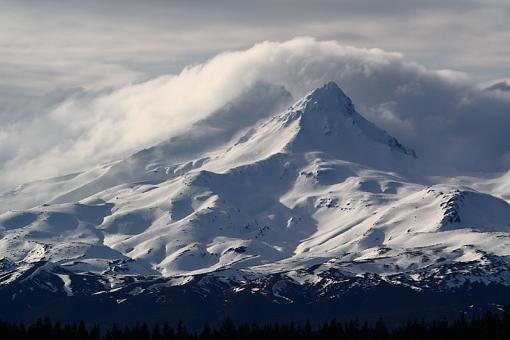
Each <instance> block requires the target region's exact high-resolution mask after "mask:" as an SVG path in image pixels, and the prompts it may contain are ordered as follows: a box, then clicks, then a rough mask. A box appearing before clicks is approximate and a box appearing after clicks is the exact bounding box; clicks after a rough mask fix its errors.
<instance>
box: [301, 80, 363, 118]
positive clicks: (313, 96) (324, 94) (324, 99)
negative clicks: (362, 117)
mask: <svg viewBox="0 0 510 340" xmlns="http://www.w3.org/2000/svg"><path fill="white" fill-rule="evenodd" d="M295 108H296V109H297V108H299V109H300V110H302V111H303V112H331V111H334V112H338V111H341V112H343V113H345V114H347V115H352V114H353V113H354V112H355V109H354V105H353V104H352V101H351V99H350V98H349V97H348V96H347V95H346V94H345V93H344V92H343V91H342V89H341V88H340V87H339V86H338V85H337V84H336V83H335V82H334V81H330V82H328V83H326V84H324V85H323V86H321V87H318V88H316V89H315V90H313V91H311V92H309V93H308V95H306V96H305V97H304V98H303V99H302V100H300V101H299V102H298V103H296V105H295Z"/></svg>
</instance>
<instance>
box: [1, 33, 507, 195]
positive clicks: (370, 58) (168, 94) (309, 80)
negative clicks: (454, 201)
mask: <svg viewBox="0 0 510 340" xmlns="http://www.w3.org/2000/svg"><path fill="white" fill-rule="evenodd" d="M329 80H334V81H336V82H337V83H338V84H339V85H340V86H341V87H342V88H343V89H344V91H345V92H346V93H347V94H348V95H350V96H351V97H352V98H353V100H354V103H355V105H356V106H357V108H358V111H360V112H361V113H362V114H364V115H365V116H367V118H369V119H371V120H373V121H374V122H376V123H377V124H379V125H380V126H382V127H383V128H386V129H387V130H389V131H390V133H392V134H393V135H395V136H396V137H397V138H399V139H400V140H401V141H402V142H403V143H404V144H406V145H408V146H409V147H412V148H414V149H415V150H416V151H417V153H418V155H419V156H420V158H421V159H422V160H424V161H427V162H429V163H431V164H435V165H438V164H439V165H441V167H443V168H444V167H448V168H449V169H452V170H454V169H456V170H462V171H502V170H507V169H508V168H509V167H510V133H509V132H508V130H509V127H510V101H509V100H508V99H507V98H506V97H503V96H497V95H493V94H491V93H490V92H487V91H483V90H481V89H479V88H478V87H477V86H476V84H472V83H471V82H470V79H469V77H468V76H467V75H463V74H460V73H456V72H453V71H448V70H443V71H437V70H429V69H427V68H425V67H423V66H420V65H418V64H416V63H412V62H408V61H406V60H404V58H403V57H402V55H400V54H398V53H390V52H386V51H383V50H380V49H360V48H354V47H348V46H342V45H340V44H339V43H337V42H335V41H316V40H315V39H312V38H296V39H293V40H290V41H286V42H283V43H276V42H263V43H260V44H257V45H255V46H253V47H252V48H250V49H247V50H244V51H237V52H227V53H222V54H220V55H217V56H216V57H214V58H212V59H210V60H208V61H207V62H205V63H203V64H200V65H195V66H190V67H187V68H186V69H184V70H183V71H182V72H181V73H180V74H178V75H165V76H162V77H159V78H156V79H153V80H150V81H147V82H143V83H140V84H133V85H129V86H125V87H122V88H119V89H117V90H115V91H111V92H108V93H99V94H97V93H96V94H94V93H90V92H88V93H87V92H85V93H84V92H81V93H76V94H74V95H72V96H71V97H69V98H67V99H66V100H64V101H63V102H61V103H60V104H58V105H56V106H55V107H53V108H52V109H51V110H48V111H47V112H44V113H43V114H40V115H38V116H36V117H34V118H31V119H28V120H27V119H25V120H22V121H18V122H13V123H10V124H8V125H3V126H0V174H1V176H2V178H3V182H2V184H1V185H0V187H3V188H6V187H8V186H12V185H14V184H18V183H21V182H25V181H29V180H34V179H38V178H45V177H49V176H56V175H62V174H65V173H68V172H72V171H77V170H80V169H84V168H86V167H88V166H91V165H95V164H97V163H100V162H104V161H106V160H110V159H114V158H117V157H122V156H123V155H126V154H128V153H130V152H133V151H135V150H137V149H140V148H143V147H147V146H150V145H152V144H154V143H157V142H158V141H161V140H164V139H166V138H169V137H171V136H174V135H176V134H179V133H182V132H185V131H186V130H187V129H190V128H191V126H192V125H193V123H194V122H196V121H198V120H200V119H203V118H204V117H207V115H208V114H209V113H211V112H212V111H214V110H215V109H218V108H220V107H221V106H222V105H224V104H226V103H228V102H229V101H231V100H233V99H234V98H236V97H237V96H239V95H240V94H241V93H243V91H245V90H246V89H248V88H249V87H250V86H252V85H253V84H257V83H260V82H268V83H273V84H277V85H283V86H285V88H286V89H288V90H289V91H290V92H291V93H292V95H293V96H294V97H295V98H298V97H300V96H301V95H303V94H304V93H305V92H307V91H308V90H310V89H312V88H314V87H317V86H320V85H322V84H323V83H325V82H327V81H329ZM246 114H249V110H247V113H246Z"/></svg>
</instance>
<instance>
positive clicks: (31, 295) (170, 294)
mask: <svg viewBox="0 0 510 340" xmlns="http://www.w3.org/2000/svg"><path fill="white" fill-rule="evenodd" d="M467 266H469V264H467ZM452 269H454V270H456V271H459V270H460V269H461V268H449V267H448V266H445V267H444V268H442V270H441V271H439V272H438V275H439V276H442V277H443V278H444V279H443V280H437V279H435V278H432V277H429V278H423V280H422V281H420V282H414V281H413V280H411V279H409V278H406V277H403V276H401V277H392V278H390V279H388V278H386V279H383V278H382V277H380V276H378V275H375V274H367V275H364V276H360V277H353V276H348V275H345V274H344V273H343V272H341V271H339V270H337V269H334V268H332V269H330V270H326V271H323V272H320V273H319V274H317V273H316V276H315V277H316V278H318V279H317V280H315V281H313V282H304V283H303V282H301V283H298V282H297V281H296V280H295V279H292V278H291V277H290V276H289V275H288V273H279V274H271V275H266V276H262V277H258V278H255V279H252V280H246V281H245V280H240V281H233V280H231V279H226V278H225V277H221V276H219V274H218V273H216V274H205V275H198V276H195V277H193V278H191V279H190V280H189V281H185V283H182V284H180V285H175V282H171V280H172V279H162V278H156V277H153V278H151V277H124V278H121V277H119V278H117V280H116V283H115V285H116V287H114V288H112V287H111V286H112V278H111V277H110V278H107V277H104V276H101V275H94V274H74V273H71V272H68V271H66V270H64V269H62V268H61V267H58V266H54V265H50V264H48V263H42V262H41V263H38V264H36V265H34V266H33V267H32V268H30V269H29V270H27V271H25V272H24V273H22V274H21V275H19V276H17V277H15V272H11V273H10V274H4V275H3V276H1V277H0V281H1V282H2V283H3V284H2V286H1V288H0V299H1V301H3V302H4V303H3V304H2V305H1V307H0V318H2V319H10V320H20V319H24V320H34V319H36V318H39V317H42V316H49V317H51V318H53V319H56V320H63V321H76V320H86V321H87V322H91V323H92V322H95V323H99V324H103V325H108V324H113V323H116V324H126V323H133V322H136V321H148V322H165V321H168V322H173V323H177V322H178V321H183V322H185V323H186V324H187V325H189V327H201V326H202V325H203V324H204V323H206V322H207V323H209V324H213V325H214V324H216V323H218V322H221V321H222V320H224V319H225V318H231V319H232V320H234V321H236V322H241V321H248V322H249V321H253V320H255V321H258V322H260V323H269V322H283V321H286V322H305V321H307V320H310V321H312V322H313V323H319V322H325V321H328V320H331V319H339V320H347V319H353V318H356V317H357V318H360V319H361V320H368V321H373V320H376V319H377V318H379V317H384V318H385V319H386V320H387V322H388V323H389V324H394V325H396V324H401V323H404V322H406V321H407V320H409V319H422V318H423V319H428V320H435V319H438V318H441V317H457V316H458V315H459V314H460V313H466V314H468V315H470V314H471V315H473V314H477V313H480V312H482V311H486V310H488V309H494V310H496V309H498V308H500V307H501V306H502V305H505V304H509V303H510V287H508V286H506V285H503V284H498V283H489V284H484V283H476V282H464V283H463V284H461V285H458V286H451V284H452V282H454V281H452V280H454V278H453V275H454V274H451V273H452ZM464 269H467V268H464ZM493 269H494V268H493ZM314 270H316V268H314V267H311V268H309V269H307V270H303V272H302V273H300V274H302V275H307V274H311V273H313V272H314ZM487 270H488V269H487ZM485 274H486V273H485ZM13 275H14V276H13ZM449 275H451V276H452V277H451V278H450V279H448V278H447V277H448V276H449ZM62 276H65V277H68V281H67V283H68V285H67V286H66V284H65V283H64V281H63V280H62V278H61V277H62ZM69 283H70V284H69Z"/></svg>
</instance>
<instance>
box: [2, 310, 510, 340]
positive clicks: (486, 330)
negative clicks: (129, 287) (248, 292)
mask: <svg viewBox="0 0 510 340" xmlns="http://www.w3.org/2000/svg"><path fill="white" fill-rule="evenodd" d="M0 338H1V339H6V340H7V339H25V340H31V339H53V340H60V339H62V340H64V339H66V340H67V339H74V340H100V339H101V340H117V339H119V340H121V339H122V340H135V339H143V340H167V339H168V340H220V339H221V340H222V339H225V340H229V339H243V340H245V339H246V340H251V339H253V340H255V339H257V340H258V339H282V340H287V339H288V340H290V339H292V340H299V339H327V340H329V339H331V340H333V339H335V340H342V339H344V340H351V339H355V340H365V339H370V340H393V339H395V340H400V339H402V340H404V339H406V340H407V339H413V340H428V339H434V340H440V339H466V340H475V339H491V340H498V339H510V309H505V311H504V312H503V313H501V314H495V313H492V312H487V313H486V314H484V315H483V316H480V317H476V318H472V319H469V320H467V319H466V318H465V317H463V316H461V317H459V318H458V319H456V320H455V321H453V322H449V321H447V320H442V321H436V322H430V323H426V322H423V321H410V322H408V323H407V324H406V325H404V326H401V327H398V328H394V329H389V328H388V327H386V324H385V322H384V320H382V319H380V320H378V321H377V322H375V323H374V324H371V325H369V324H367V323H361V322H359V321H357V320H353V321H348V322H337V321H335V320H333V321H330V322H328V323H325V324H323V325H322V326H320V327H312V326H311V325H310V323H305V324H292V323H291V324H271V325H259V324H257V323H242V324H239V325H236V324H234V323H233V322H232V321H230V320H226V321H224V322H223V323H222V324H221V326H219V327H217V328H211V327H209V326H207V325H205V326H204V327H203V328H202V330H200V331H189V330H187V329H186V328H185V327H184V326H183V324H181V323H179V324H177V325H176V326H175V327H173V326H169V325H168V324H164V325H155V326H152V327H150V326H148V325H147V324H145V323H143V324H136V325H134V326H131V327H129V326H126V327H122V328H119V327H116V326H112V327H111V328H109V329H103V330H102V329H100V328H99V327H98V326H86V325H85V324H84V323H83V322H80V323H72V324H61V323H60V322H53V321H51V320H50V319H40V320H38V321H37V322H34V323H32V324H30V325H25V324H24V323H23V322H19V323H16V322H3V321H0Z"/></svg>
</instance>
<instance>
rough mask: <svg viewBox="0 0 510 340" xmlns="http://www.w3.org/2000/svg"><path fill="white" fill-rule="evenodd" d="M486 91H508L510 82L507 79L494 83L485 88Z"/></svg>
mask: <svg viewBox="0 0 510 340" xmlns="http://www.w3.org/2000/svg"><path fill="white" fill-rule="evenodd" d="M485 91H503V92H508V91H510V84H508V83H507V82H506V81H500V82H497V83H494V84H492V85H490V86H488V87H487V88H485Z"/></svg>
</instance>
